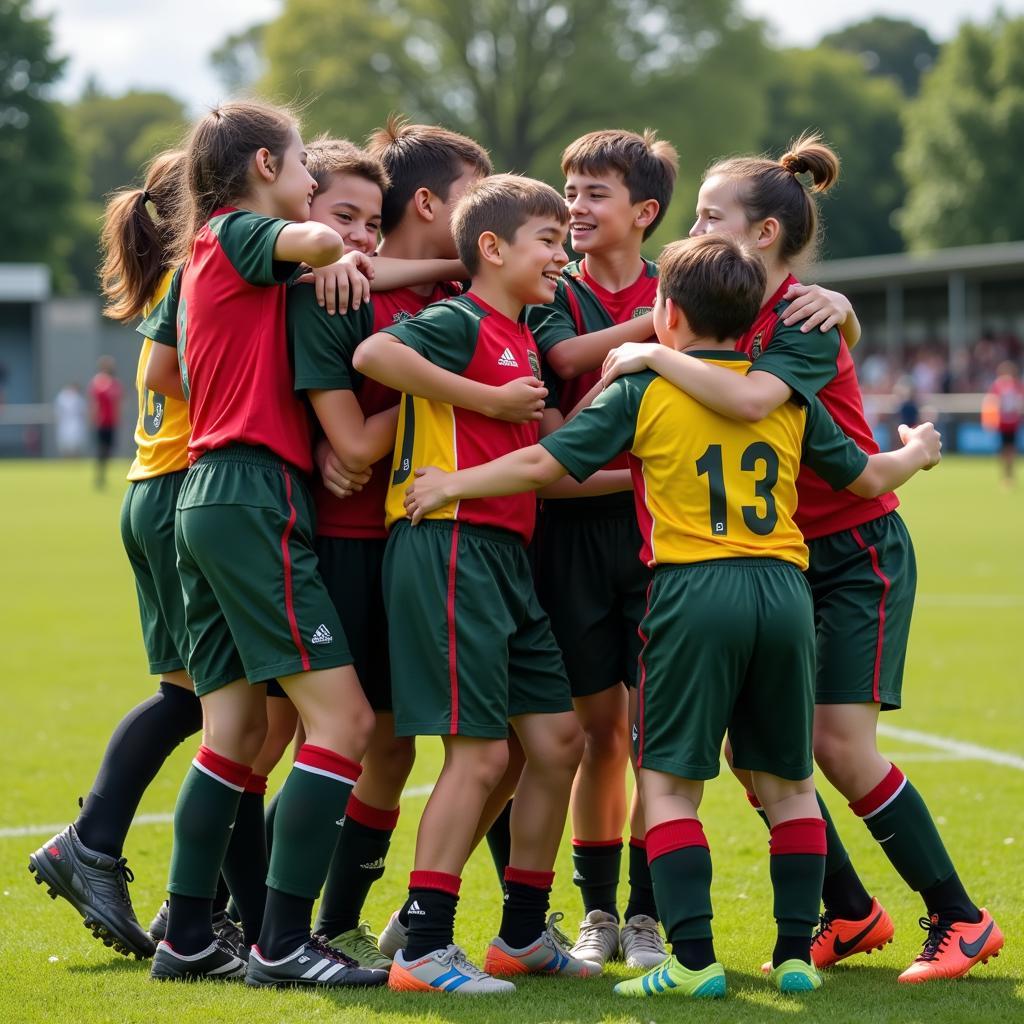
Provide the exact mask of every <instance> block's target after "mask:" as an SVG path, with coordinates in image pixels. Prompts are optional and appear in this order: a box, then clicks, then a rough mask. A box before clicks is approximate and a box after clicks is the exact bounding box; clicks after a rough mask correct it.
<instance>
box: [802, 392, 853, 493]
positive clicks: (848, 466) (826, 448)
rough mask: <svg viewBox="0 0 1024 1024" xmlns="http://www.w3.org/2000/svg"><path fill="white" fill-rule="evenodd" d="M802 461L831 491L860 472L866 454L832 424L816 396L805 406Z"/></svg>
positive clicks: (840, 486) (845, 484)
mask: <svg viewBox="0 0 1024 1024" xmlns="http://www.w3.org/2000/svg"><path fill="white" fill-rule="evenodd" d="M801 461H802V462H804V463H805V464H806V465H807V466H809V467H810V468H811V469H813V470H814V472H815V473H817V474H818V476H820V477H821V478H822V480H824V481H825V483H827V484H828V485H829V486H830V487H831V488H832V490H834V491H841V490H842V489H843V488H844V487H848V486H849V485H850V484H851V483H853V481H854V480H856V479H857V477H859V476H860V475H861V473H863V472H864V468H865V467H866V466H867V464H868V457H867V455H866V454H865V453H864V452H862V451H861V450H860V448H858V447H857V445H856V444H854V442H853V441H851V440H850V438H848V437H847V436H846V435H845V434H844V433H843V432H842V431H841V430H840V429H839V427H837V426H836V421H835V420H834V419H832V417H831V416H830V415H829V414H828V410H827V409H826V408H825V406H823V405H822V404H821V402H820V401H819V400H818V399H817V398H812V399H811V400H810V402H809V403H808V405H807V421H806V423H805V424H804V450H803V455H802V459H801Z"/></svg>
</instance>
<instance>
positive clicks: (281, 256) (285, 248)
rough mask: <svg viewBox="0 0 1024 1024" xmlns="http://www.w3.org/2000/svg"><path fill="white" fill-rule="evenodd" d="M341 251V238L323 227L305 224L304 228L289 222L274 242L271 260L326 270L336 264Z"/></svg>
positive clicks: (342, 245) (333, 231)
mask: <svg viewBox="0 0 1024 1024" xmlns="http://www.w3.org/2000/svg"><path fill="white" fill-rule="evenodd" d="M344 251H345V244H344V242H342V240H341V235H339V234H338V232H337V231H335V230H334V229H333V228H329V227H328V226H327V225H326V224H320V223H318V222H317V221H314V220H309V221H306V222H305V223H304V224H298V223H295V222H294V221H293V222H289V223H288V224H285V226H284V227H283V228H281V230H280V231H279V232H278V234H277V238H276V240H275V241H274V259H275V260H277V261H278V262H281V263H305V264H306V265H307V266H310V267H326V266H327V265H328V264H329V263H336V262H337V261H338V260H340V259H341V256H342V253H344Z"/></svg>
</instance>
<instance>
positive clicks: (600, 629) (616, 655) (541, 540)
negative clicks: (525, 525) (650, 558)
mask: <svg viewBox="0 0 1024 1024" xmlns="http://www.w3.org/2000/svg"><path fill="white" fill-rule="evenodd" d="M625 498H626V499H628V500H627V501H626V502H623V501H621V500H619V499H620V496H619V495H609V496H608V498H586V499H576V500H563V501H546V502H545V503H544V508H543V510H542V512H541V514H540V517H539V519H538V525H537V544H536V548H537V550H536V566H537V569H536V575H537V596H538V597H539V598H540V603H541V605H542V606H543V607H544V609H545V611H547V613H548V615H549V616H550V618H551V631H552V632H553V633H554V634H555V639H556V640H557V641H558V646H559V647H561V649H562V656H563V657H564V658H565V668H566V671H567V672H568V674H569V685H570V686H571V687H572V695H573V696H574V697H589V696H591V695H592V694H595V693H600V692H601V691H603V690H607V689H609V688H610V687H612V686H618V685H619V684H621V683H626V684H627V685H629V686H636V680H637V658H638V657H639V654H640V635H639V633H638V632H637V627H638V626H639V625H640V620H641V619H642V618H643V616H644V611H645V610H646V608H647V587H648V586H649V585H650V582H651V571H650V569H648V568H647V567H646V566H645V565H643V563H642V562H641V561H640V557H639V556H640V547H641V544H642V538H641V536H640V529H639V527H638V526H637V524H636V513H635V511H634V509H633V497H632V495H625ZM609 499H615V500H614V501H610V500H609Z"/></svg>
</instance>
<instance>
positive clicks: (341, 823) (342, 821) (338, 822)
mask: <svg viewBox="0 0 1024 1024" xmlns="http://www.w3.org/2000/svg"><path fill="white" fill-rule="evenodd" d="M334 824H335V825H344V824H345V818H344V817H341V818H339V819H338V820H337V821H336V822H335V823H334Z"/></svg>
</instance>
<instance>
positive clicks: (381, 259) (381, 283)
mask: <svg viewBox="0 0 1024 1024" xmlns="http://www.w3.org/2000/svg"><path fill="white" fill-rule="evenodd" d="M370 263H371V264H372V265H373V274H372V275H367V276H368V277H370V287H371V288H372V289H373V290H374V291H375V292H390V291H393V290H394V289H395V288H415V287H416V286H417V285H423V284H441V283H443V282H444V281H465V280H466V279H467V278H468V277H469V274H468V273H466V268H465V267H464V266H463V265H462V260H399V259H395V257H394V256H371V257H370Z"/></svg>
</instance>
